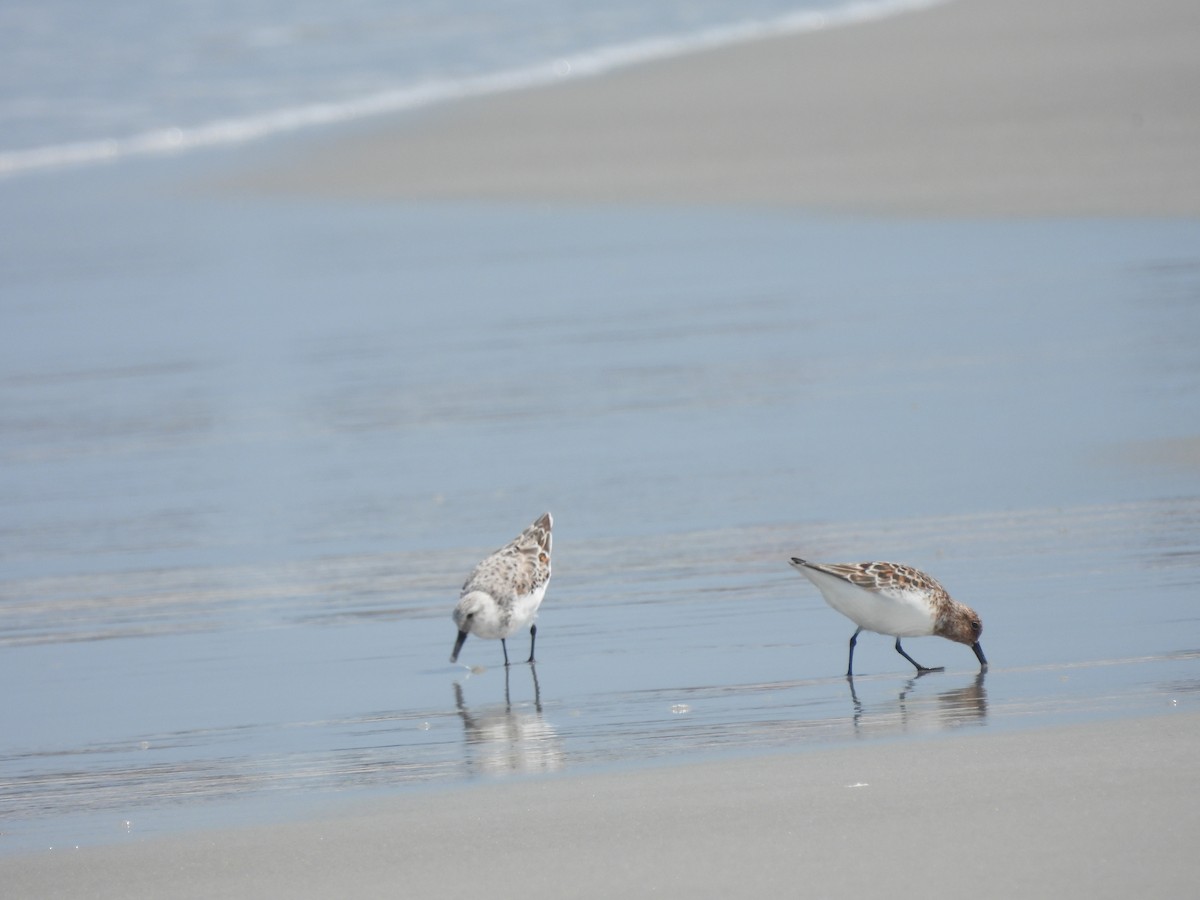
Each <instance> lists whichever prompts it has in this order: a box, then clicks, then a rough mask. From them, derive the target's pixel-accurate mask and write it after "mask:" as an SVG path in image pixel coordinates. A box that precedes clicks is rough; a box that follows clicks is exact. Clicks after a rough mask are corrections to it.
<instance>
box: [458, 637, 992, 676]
mask: <svg viewBox="0 0 1200 900" xmlns="http://www.w3.org/2000/svg"><path fill="white" fill-rule="evenodd" d="M971 649H972V650H974V651H975V657H976V659H978V660H979V671H980V672H986V671H987V657H986V656H984V655H983V648H982V647H980V646H979V641H976V642H975V643H973V644H972V645H971ZM454 652H455V653H457V652H458V651H457V650H455V651H454ZM451 662H453V660H451Z"/></svg>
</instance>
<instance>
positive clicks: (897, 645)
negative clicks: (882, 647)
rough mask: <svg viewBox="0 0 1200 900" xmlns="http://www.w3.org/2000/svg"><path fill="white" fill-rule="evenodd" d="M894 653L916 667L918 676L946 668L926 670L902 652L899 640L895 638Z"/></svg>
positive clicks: (939, 667)
mask: <svg viewBox="0 0 1200 900" xmlns="http://www.w3.org/2000/svg"><path fill="white" fill-rule="evenodd" d="M896 652H897V653H899V654H900V655H901V656H903V657H904V658H905V659H907V660H908V661H909V662H910V663H912V664H913V665H914V666H916V667H917V674H918V675H924V674H925V673H926V672H941V671H944V670H945V668H946V667H945V666H938V667H937V668H936V669H930V668H927V667H926V666H923V665H921V664H920V663H919V662H917V661H916V660H915V659H913V658H912V657H911V656H909V655H908V654H907V653H905V652H904V648H903V647H901V646H900V638H896Z"/></svg>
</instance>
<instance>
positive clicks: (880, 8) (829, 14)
mask: <svg viewBox="0 0 1200 900" xmlns="http://www.w3.org/2000/svg"><path fill="white" fill-rule="evenodd" d="M947 2H950V0H861V2H854V3H850V4H847V5H845V6H841V7H838V8H835V9H832V10H804V11H798V12H795V13H791V14H788V15H785V16H781V17H778V18H774V19H763V20H752V21H745V22H739V23H735V24H731V25H725V26H719V27H714V28H707V29H703V30H699V31H695V32H691V33H688V34H683V35H670V36H664V37H657V38H647V39H644V40H638V41H632V42H628V43H623V44H615V45H611V46H606V47H600V48H597V49H595V50H591V51H588V52H584V53H579V54H575V55H571V56H563V57H559V58H555V59H550V60H546V61H544V62H540V63H537V64H534V65H529V66H522V67H518V68H512V69H507V70H503V71H499V72H492V73H489V74H483V75H475V76H468V77H463V78H450V79H443V80H431V81H425V82H421V83H418V84H413V85H409V86H405V87H399V88H396V89H394V90H388V91H382V92H378V93H374V94H370V95H367V96H364V97H360V98H357V99H354V100H349V101H342V102H338V103H314V104H309V105H303V106H296V107H293V108H288V109H279V110H274V111H270V112H266V113H262V114H257V115H251V116H242V117H237V118H228V119H220V120H216V121H211V122H207V123H203V124H200V125H194V126H180V127H170V128H161V129H155V130H151V131H146V132H143V133H141V134H136V135H132V136H129V137H123V138H107V139H102V140H90V141H81V142H76V143H66V144H54V145H49V146H43V147H34V148H30V149H26V150H11V151H4V152H0V178H4V177H7V176H13V175H18V174H22V173H28V172H33V171H37V170H45V169H55V168H61V167H66V166H81V165H88V164H95V163H102V162H109V161H115V160H121V159H128V158H132V157H143V156H159V155H165V154H172V153H181V152H185V151H188V150H195V149H199V148H205V147H218V146H222V145H230V144H240V143H245V142H248V141H254V140H258V139H261V138H265V137H269V136H272V135H279V134H284V133H287V132H292V131H298V130H300V129H305V128H313V127H318V126H324V125H333V124H337V123H343V122H349V121H354V120H358V119H364V118H368V117H370V116H377V115H383V114H386V113H397V112H404V111H407V110H413V109H419V108H422V107H427V106H431V105H434V104H438V103H444V102H448V101H452V100H457V99H462V98H467V97H480V96H486V95H488V94H497V93H501V92H505V91H513V90H519V89H522V88H532V87H540V86H543V85H548V84H553V83H556V82H562V81H567V80H570V79H575V78H586V77H591V76H595V75H601V74H604V73H607V72H611V71H613V70H616V69H620V68H624V67H628V66H632V65H637V64H639V63H645V62H652V61H655V60H661V59H667V58H670V57H674V56H681V55H684V54H687V53H692V52H695V51H699V50H709V49H714V48H717V47H721V46H728V45H731V44H738V43H744V42H747V41H752V40H756V39H759V38H764V37H771V36H782V35H787V34H797V33H803V32H809V31H819V30H821V29H824V28H833V27H839V26H845V25H854V24H859V23H862V22H869V21H874V20H877V19H881V18H885V17H888V16H893V15H897V14H900V13H904V12H911V11H916V10H921V9H927V8H929V7H933V6H939V5H942V4H944V3H947Z"/></svg>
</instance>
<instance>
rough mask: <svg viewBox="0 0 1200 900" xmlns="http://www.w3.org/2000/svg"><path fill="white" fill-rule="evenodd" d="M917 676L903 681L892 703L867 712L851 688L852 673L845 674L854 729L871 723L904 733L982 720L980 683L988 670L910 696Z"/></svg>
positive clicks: (984, 704)
mask: <svg viewBox="0 0 1200 900" xmlns="http://www.w3.org/2000/svg"><path fill="white" fill-rule="evenodd" d="M920 677H921V676H920V675H915V676H913V677H911V678H909V679H908V681H907V682H905V685H904V687H903V688H902V689H901V690H900V694H899V696H898V697H897V698H896V703H895V706H893V705H892V704H891V703H890V702H886V701H885V702H882V703H880V704H879V705H878V706H877V707H876V708H875V709H874V710H873V711H871V712H868V710H867V708H866V706H864V704H863V702H862V700H860V699H859V697H858V691H856V690H855V689H854V677H853V676H847V678H846V682H847V683H848V684H849V685H850V702H851V703H853V705H854V730H855V731H858V730H859V729H860V728H861V727H864V726H866V725H870V726H872V727H873V728H876V729H878V730H879V731H880V732H886V733H890V732H897V733H901V734H907V733H911V732H919V731H941V730H943V729H947V728H957V727H959V726H961V725H972V724H973V725H982V724H983V722H984V720H985V719H986V718H987V691H986V690H985V688H984V684H983V682H984V679H985V678H986V677H987V672H985V671H980V672H978V673H977V674H976V675H975V678H974V679H972V681H971V682H970V683H969V684H966V685H964V686H962V687H958V688H954V689H952V690H949V691H941V692H939V693H938V694H936V695H935V696H933V697H920V696H916V697H912V696H910V695H911V694H912V693H913V691H914V689H915V688H916V687H917V679H918V678H920Z"/></svg>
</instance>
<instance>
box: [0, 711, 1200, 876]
mask: <svg viewBox="0 0 1200 900" xmlns="http://www.w3.org/2000/svg"><path fill="white" fill-rule="evenodd" d="M1197 740H1200V716H1197V715H1196V714H1194V713H1192V714H1184V713H1179V714H1172V715H1162V716H1158V717H1155V718H1151V719H1144V720H1132V721H1125V722H1120V723H1097V724H1090V725H1080V726H1071V727H1060V728H1051V729H1045V730H1040V731H1031V732H1026V733H1019V734H1001V735H983V734H969V735H963V736H959V737H955V738H947V739H944V740H937V741H932V742H913V741H907V742H901V743H885V744H882V745H875V746H860V747H850V748H843V749H838V750H829V751H821V752H813V753H800V754H795V755H790V756H776V757H767V758H762V759H748V760H740V761H736V762H723V763H711V764H695V765H686V766H678V767H669V768H662V769H654V770H649V771H640V772H626V773H612V774H606V775H599V776H585V777H575V778H551V779H546V780H539V781H524V782H517V783H507V784H499V785H490V786H479V787H473V788H470V789H468V790H457V791H448V792H437V793H431V794H426V795H424V796H418V797H410V798H407V799H404V800H398V801H395V802H393V803H390V804H388V805H387V806H385V807H383V808H380V809H373V810H370V811H368V812H364V813H363V814H360V815H356V816H346V815H338V814H334V815H330V816H328V817H326V818H323V819H321V820H319V821H313V822H307V823H302V824H292V825H286V826H279V827H274V828H265V829H229V830H224V831H217V832H211V833H197V834H193V835H190V836H188V837H186V838H181V839H172V840H165V841H152V842H147V843H143V844H135V845H132V846H123V847H114V848H110V849H102V850H96V849H84V850H72V849H57V850H54V851H47V852H44V853H41V854H39V855H36V856H29V857H25V858H22V859H14V860H2V861H0V877H2V878H3V881H4V884H5V889H6V891H7V892H9V893H11V895H12V896H20V897H38V896H41V897H58V896H88V897H95V898H106V897H113V898H122V900H137V898H143V897H145V898H152V897H154V898H158V897H227V896H228V897H232V896H251V895H252V896H256V897H264V898H268V897H279V898H296V897H314V898H315V897H330V896H337V895H342V894H352V895H354V896H356V897H392V896H395V895H396V894H397V892H400V893H403V894H405V895H406V896H419V897H426V896H438V897H448V898H457V897H462V898H470V897H479V896H484V895H491V896H505V897H507V896H521V897H547V898H549V897H563V896H571V897H596V898H601V897H612V896H632V897H649V896H666V897H683V896H687V897H727V896H730V895H731V894H733V893H737V894H739V895H747V894H754V895H756V896H767V895H774V896H782V895H791V894H796V893H799V894H801V895H803V896H813V897H841V896H855V897H928V896H971V897H995V898H1004V897H1012V896H1015V895H1018V894H1022V893H1028V892H1033V893H1036V894H1053V895H1054V896H1056V897H1064V898H1073V897H1081V898H1082V897H1121V896H1128V895H1129V894H1130V893H1138V894H1143V895H1150V896H1156V897H1181V896H1186V895H1187V894H1188V892H1189V891H1191V890H1192V888H1193V887H1194V885H1195V879H1196V877H1197V874H1200V868H1198V866H1197V863H1196V861H1195V855H1194V853H1193V852H1192V846H1193V843H1194V839H1195V835H1196V833H1197V828H1200V811H1197V809H1196V806H1195V804H1194V803H1193V802H1192V797H1191V795H1190V792H1189V791H1188V789H1187V786H1188V785H1191V784H1194V783H1195V781H1196V778H1197V776H1198V775H1200V762H1198V761H1197V758H1196V753H1195V747H1196V742H1197Z"/></svg>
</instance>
